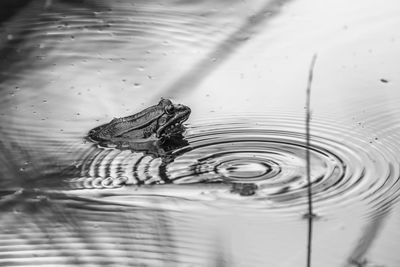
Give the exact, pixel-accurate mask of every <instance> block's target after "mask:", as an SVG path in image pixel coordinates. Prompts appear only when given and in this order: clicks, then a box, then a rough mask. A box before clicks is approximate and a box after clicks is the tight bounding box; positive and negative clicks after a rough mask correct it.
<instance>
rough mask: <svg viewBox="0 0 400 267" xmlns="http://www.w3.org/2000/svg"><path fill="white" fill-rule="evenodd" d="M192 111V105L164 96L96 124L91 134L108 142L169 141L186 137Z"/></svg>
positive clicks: (96, 140)
mask: <svg viewBox="0 0 400 267" xmlns="http://www.w3.org/2000/svg"><path fill="white" fill-rule="evenodd" d="M190 113H191V109H190V108H189V107H187V106H185V105H182V104H174V103H172V101H171V100H170V99H166V98H161V100H160V101H159V103H158V104H157V105H154V106H150V107H148V108H146V109H144V110H142V111H140V112H138V113H136V114H134V115H130V116H126V117H121V118H114V119H113V120H111V121H110V122H109V123H106V124H103V125H100V126H97V127H95V128H93V129H92V130H90V131H89V133H88V138H89V140H91V141H94V142H97V143H101V144H106V145H107V146H112V145H115V146H124V145H125V146H131V145H132V144H134V145H135V146H136V147H143V146H144V147H146V146H147V144H148V143H154V142H156V143H157V144H159V142H162V143H168V142H169V141H170V140H171V139H174V140H176V139H182V138H183V136H182V134H183V132H184V131H185V127H184V126H183V123H184V122H185V121H186V120H187V119H188V118H189V116H190ZM141 144H142V145H141ZM143 144H144V145H143Z"/></svg>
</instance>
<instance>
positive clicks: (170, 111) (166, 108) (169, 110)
mask: <svg viewBox="0 0 400 267" xmlns="http://www.w3.org/2000/svg"><path fill="white" fill-rule="evenodd" d="M174 110H175V108H174V106H173V105H169V106H166V107H165V111H166V112H167V114H172V113H174Z"/></svg>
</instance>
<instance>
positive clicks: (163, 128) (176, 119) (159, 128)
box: [155, 99, 190, 138]
mask: <svg viewBox="0 0 400 267" xmlns="http://www.w3.org/2000/svg"><path fill="white" fill-rule="evenodd" d="M157 107H158V108H159V109H161V110H162V113H161V115H160V117H159V118H158V119H157V125H156V129H155V130H156V137H157V138H162V137H169V136H172V135H174V134H177V133H181V132H182V131H183V126H182V123H183V122H185V121H186V120H187V119H188V118H189V115H190V108H189V107H187V106H185V105H181V104H173V103H172V102H171V100H169V99H161V101H160V102H159V103H158V105H157Z"/></svg>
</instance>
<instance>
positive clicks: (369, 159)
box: [166, 117, 399, 209]
mask: <svg viewBox="0 0 400 267" xmlns="http://www.w3.org/2000/svg"><path fill="white" fill-rule="evenodd" d="M316 121H318V122H315V123H313V124H312V135H311V145H310V148H309V149H310V158H311V183H312V192H313V200H314V203H315V205H316V207H317V208H321V209H330V208H332V207H333V206H345V205H347V204H349V203H352V202H359V201H361V203H364V204H366V205H369V206H380V207H382V204H383V203H385V205H387V204H388V203H390V202H392V201H393V200H395V199H396V198H397V196H398V194H399V182H398V177H399V164H398V163H397V162H398V161H397V158H396V153H398V152H399V151H398V150H399V148H398V147H397V148H393V147H396V146H393V144H392V146H391V148H390V149H388V144H386V143H385V140H384V139H385V138H383V140H382V139H380V140H379V142H378V141H377V140H375V141H374V142H372V141H370V138H369V136H366V135H363V133H362V132H360V131H359V130H358V129H357V128H355V127H351V126H349V127H345V126H343V125H340V127H338V126H337V124H336V123H335V122H332V121H329V120H316ZM187 139H188V141H189V143H190V146H188V147H185V148H181V149H178V150H176V151H174V152H173V156H174V161H172V162H171V163H170V164H168V166H167V167H166V170H167V171H166V175H167V176H168V179H169V180H171V181H172V182H173V183H175V184H188V183H216V184H217V183H223V184H234V185H235V184H236V185H240V184H244V185H248V184H252V185H255V186H256V188H257V190H256V191H255V194H254V195H253V196H251V197H250V198H249V199H251V200H260V201H259V202H260V204H262V205H264V206H265V202H264V201H261V200H266V201H268V202H271V203H273V205H272V208H278V209H280V208H283V207H285V208H291V209H292V208H293V209H297V208H298V207H304V205H306V204H307V185H308V184H307V176H306V161H305V158H306V157H305V153H306V146H305V135H304V121H303V120H302V119H299V118H296V117H285V118H282V117H280V118H268V117H252V118H250V117H246V118H234V119H232V121H230V120H227V119H220V120H218V119H217V120H214V121H213V122H209V121H208V122H206V123H198V124H195V126H193V127H192V128H191V129H190V130H189V132H188V136H187ZM389 140H390V139H389ZM390 141H392V140H390ZM203 194H205V195H207V194H213V195H215V194H216V195H215V196H216V197H217V198H225V197H227V196H229V195H231V196H232V195H235V194H234V190H230V191H229V190H222V191H219V192H218V193H215V190H212V189H211V190H210V192H203ZM256 203H257V201H252V205H256V206H257V204H256Z"/></svg>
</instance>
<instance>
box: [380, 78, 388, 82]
mask: <svg viewBox="0 0 400 267" xmlns="http://www.w3.org/2000/svg"><path fill="white" fill-rule="evenodd" d="M380 81H381V82H382V83H388V82H389V81H388V80H387V79H383V78H382V79H381V80H380Z"/></svg>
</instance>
